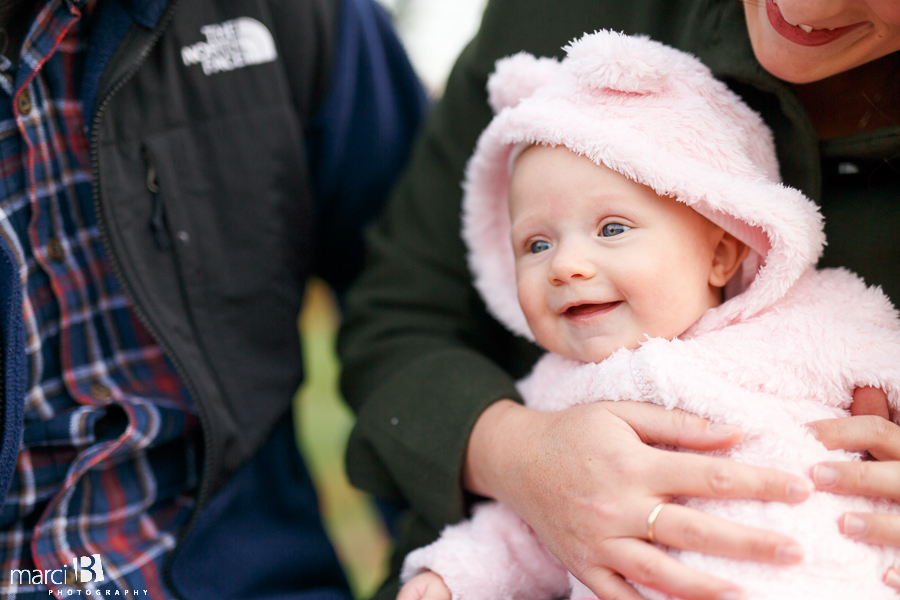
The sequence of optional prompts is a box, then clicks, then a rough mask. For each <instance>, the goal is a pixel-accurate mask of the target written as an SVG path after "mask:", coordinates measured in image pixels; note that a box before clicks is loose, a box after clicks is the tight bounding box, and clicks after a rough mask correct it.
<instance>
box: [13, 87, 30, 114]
mask: <svg viewBox="0 0 900 600" xmlns="http://www.w3.org/2000/svg"><path fill="white" fill-rule="evenodd" d="M16 108H18V109H19V114H20V115H23V116H24V115H27V114H28V113H30V112H31V94H29V93H28V90H22V92H21V93H20V94H19V97H18V98H16Z"/></svg>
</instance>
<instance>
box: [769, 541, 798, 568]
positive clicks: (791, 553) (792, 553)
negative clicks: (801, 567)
mask: <svg viewBox="0 0 900 600" xmlns="http://www.w3.org/2000/svg"><path fill="white" fill-rule="evenodd" d="M775 558H776V559H777V560H778V562H780V563H781V564H783V565H794V564H797V563H798V562H801V561H803V548H802V547H801V546H798V545H797V544H785V545H783V546H781V547H780V548H778V552H777V553H776V554H775Z"/></svg>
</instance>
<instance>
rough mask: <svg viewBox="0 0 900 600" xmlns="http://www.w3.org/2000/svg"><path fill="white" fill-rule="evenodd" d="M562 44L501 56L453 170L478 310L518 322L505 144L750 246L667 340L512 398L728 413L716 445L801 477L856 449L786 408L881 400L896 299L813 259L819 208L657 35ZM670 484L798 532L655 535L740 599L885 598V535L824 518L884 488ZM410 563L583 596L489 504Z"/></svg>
mask: <svg viewBox="0 0 900 600" xmlns="http://www.w3.org/2000/svg"><path fill="white" fill-rule="evenodd" d="M566 50H567V52H568V56H567V58H566V59H565V60H563V61H562V62H558V61H556V60H553V59H545V58H540V59H538V58H535V57H533V56H531V55H528V54H519V55H516V56H513V57H511V58H507V59H504V60H501V61H499V62H498V63H497V68H496V72H495V73H494V75H493V76H492V77H491V79H490V81H489V83H488V91H489V95H490V102H491V105H492V106H493V108H494V110H495V112H496V113H497V116H496V117H495V118H494V120H493V121H492V122H491V124H490V126H489V127H488V128H487V129H486V130H485V132H484V133H483V134H482V136H481V138H480V139H479V142H478V146H477V148H476V151H475V154H474V156H473V157H472V159H471V161H470V162H469V165H468V168H467V172H466V182H465V186H464V187H465V198H464V202H463V237H464V239H465V241H466V243H467V244H468V247H469V251H470V267H471V269H472V272H473V274H474V277H475V286H476V287H477V289H478V290H479V292H480V293H481V295H482V297H483V298H484V300H485V302H486V304H487V306H488V308H489V310H490V311H491V312H492V314H494V316H495V317H497V318H498V319H499V320H500V321H501V322H503V323H504V324H506V326H507V327H509V328H510V329H511V330H512V331H514V332H516V333H518V334H520V335H523V336H525V337H527V338H529V339H532V340H533V339H534V337H533V335H532V333H531V331H530V330H529V328H528V325H527V323H526V321H525V317H524V315H523V313H522V310H521V308H520V307H519V304H518V301H517V298H516V281H515V269H514V259H513V252H512V247H511V244H510V241H509V229H510V223H509V215H508V212H507V206H506V203H507V188H508V185H509V166H510V160H511V157H513V158H514V156H515V153H517V152H518V151H519V150H520V149H521V148H523V147H526V146H527V145H530V144H546V145H552V146H557V145H562V146H565V147H567V148H568V149H570V150H572V151H573V152H576V153H578V154H582V155H584V156H587V157H588V158H590V159H591V160H592V161H594V162H595V163H598V164H601V163H602V164H604V165H606V166H607V167H609V168H611V169H613V170H615V171H617V172H619V173H621V174H623V175H625V176H626V177H629V178H630V179H632V180H634V181H637V182H640V183H643V184H645V185H648V186H650V187H651V188H653V189H654V190H655V191H656V192H657V193H658V194H660V195H668V196H672V197H675V198H676V199H677V200H679V201H681V202H684V203H685V204H687V205H689V206H691V207H692V208H694V209H695V210H697V211H698V212H700V213H701V214H702V215H704V216H705V217H707V218H708V219H710V220H711V221H713V222H715V223H716V224H718V225H720V226H722V227H723V228H724V229H726V230H727V231H729V232H731V233H732V234H734V235H735V236H736V237H738V238H739V239H741V240H742V241H744V242H745V243H747V245H748V246H750V248H751V252H750V254H749V256H748V257H747V259H746V260H745V261H744V263H743V264H742V267H741V269H740V270H739V271H738V273H737V275H735V277H734V278H733V279H732V280H731V282H729V284H728V285H727V286H726V290H725V291H726V298H727V300H726V301H725V302H724V303H722V305H720V306H719V307H716V308H713V309H710V310H709V311H707V313H706V314H704V316H703V317H702V318H701V319H700V320H699V321H697V323H695V324H694V325H693V326H692V327H691V328H690V329H689V330H688V331H687V332H685V333H684V334H683V335H682V336H680V337H679V338H678V339H675V340H671V341H669V340H664V339H658V338H657V339H648V340H646V341H645V342H643V343H642V345H641V346H640V348H638V349H636V350H624V349H623V350H619V351H617V352H616V353H615V354H613V355H612V356H611V357H610V358H608V359H606V360H604V361H603V362H600V363H597V364H586V363H579V362H576V361H572V360H569V359H566V358H563V357H561V356H558V355H554V354H547V355H545V356H544V357H543V358H542V359H541V360H540V361H539V362H538V364H537V365H536V366H535V368H534V371H533V372H532V373H531V375H529V376H528V377H527V378H525V379H524V380H522V381H521V382H520V383H519V389H520V390H521V393H522V396H523V398H525V401H526V405H527V406H530V407H532V408H535V409H538V410H545V411H558V410H563V409H565V408H567V407H570V406H573V405H577V404H583V403H587V402H593V401H598V400H637V401H644V402H652V403H654V404H658V405H661V406H665V407H667V408H676V407H677V408H682V409H684V410H687V411H689V412H692V413H694V414H697V415H700V416H703V417H705V418H708V419H710V420H712V421H714V422H720V423H729V424H733V425H740V426H741V427H742V428H743V430H744V438H743V441H742V442H741V443H740V444H739V445H738V446H737V447H735V448H732V449H729V450H726V451H720V452H718V453H717V454H718V455H721V456H726V457H729V458H731V459H733V460H736V461H740V462H744V463H748V464H752V465H759V466H764V467H774V468H778V469H781V470H784V471H788V472H791V473H794V474H796V475H799V476H802V477H808V475H809V470H810V468H811V467H812V466H813V465H814V464H816V463H818V462H821V461H837V460H860V456H859V455H857V454H853V453H848V452H844V451H828V450H826V449H825V448H824V447H823V446H822V445H821V444H820V443H819V442H817V441H816V440H815V439H814V437H813V436H812V435H811V434H810V433H809V431H808V430H807V428H805V427H804V424H805V423H807V422H809V421H814V420H817V419H827V418H833V417H839V416H845V415H847V414H848V407H849V405H850V401H851V398H852V394H853V390H854V389H855V388H856V387H858V386H875V387H879V388H881V389H883V390H884V391H885V392H886V393H887V395H888V399H889V401H890V403H891V407H892V409H893V414H895V415H897V414H900V321H898V314H897V311H896V310H895V309H894V308H893V307H892V306H891V304H890V302H889V301H888V299H887V298H886V297H885V296H884V294H883V293H882V292H881V291H880V290H879V289H877V288H867V287H866V286H865V284H864V283H863V282H862V281H861V280H860V279H859V278H858V277H856V276H855V275H853V274H851V273H848V272H846V271H843V270H826V271H816V270H815V269H814V265H815V262H816V260H817V259H818V257H819V255H820V253H821V250H822V246H823V244H824V235H823V233H822V222H821V217H820V215H819V213H818V211H817V209H816V207H815V205H814V204H813V203H812V202H811V201H809V200H808V199H807V198H806V197H804V196H803V194H801V193H800V192H799V191H797V190H794V189H790V188H787V187H784V186H783V185H781V184H780V183H779V175H778V166H777V161H776V157H775V152H774V147H773V144H772V140H771V134H770V133H769V131H768V129H767V128H766V126H765V125H764V124H763V122H762V120H761V119H760V118H759V116H758V115H756V114H755V113H753V112H752V111H751V110H750V109H749V108H747V107H746V106H745V105H744V104H743V103H742V102H741V101H740V99H739V98H738V97H737V96H735V95H734V94H733V93H732V92H730V91H729V90H728V89H727V88H726V87H725V86H724V85H723V84H722V83H720V82H719V81H717V80H715V79H714V78H713V77H712V75H711V74H710V72H709V70H708V69H707V68H706V67H705V66H703V65H702V64H701V63H700V62H699V61H697V60H696V59H694V58H693V57H691V56H689V55H686V54H684V53H682V52H680V51H677V50H674V49H672V48H668V47H666V46H663V45H662V44H659V43H657V42H653V41H650V40H647V39H645V38H634V37H627V36H624V35H621V34H616V33H612V32H606V31H601V32H597V33H594V34H590V35H586V36H584V37H583V38H582V39H581V40H579V41H577V42H573V43H572V44H571V45H570V46H569V47H567V48H566ZM674 502H678V503H681V504H685V505H686V506H689V507H691V508H695V509H697V510H701V511H704V512H707V513H709V514H713V515H716V516H719V517H721V518H724V519H728V520H730V521H734V522H737V523H742V524H745V525H749V526H753V527H759V528H765V529H770V530H775V531H780V532H783V533H785V534H787V535H789V536H791V537H793V538H794V539H796V540H798V541H799V542H800V543H801V544H802V545H803V547H804V549H805V552H806V557H805V560H804V561H803V563H802V564H800V565H797V566H774V565H765V564H758V563H751V562H743V561H736V560H730V559H725V558H720V557H714V556H706V555H701V554H697V553H692V552H684V551H678V550H674V549H670V550H669V552H670V554H672V555H673V556H675V557H677V558H678V559H679V560H681V561H682V562H683V563H685V564H687V565H688V566H690V567H692V568H694V569H697V570H698V571H702V572H705V573H709V574H713V575H716V576H718V577H721V578H724V579H726V580H730V581H733V582H735V583H737V584H739V585H741V586H743V587H744V589H745V590H746V591H747V593H748V596H749V597H750V598H753V599H790V600H800V599H804V598H808V599H810V600H811V599H816V600H823V599H828V598H833V599H835V600H846V599H848V598H864V599H866V600H877V599H881V598H884V599H885V600H888V599H893V598H896V596H895V592H894V591H893V590H891V589H890V588H888V587H887V586H885V585H884V584H883V583H882V582H881V578H882V576H883V574H884V572H885V570H886V569H887V568H888V567H890V566H896V565H898V564H900V553H898V552H897V550H895V549H892V548H881V547H873V546H868V545H865V544H861V543H856V542H853V541H850V540H849V539H847V538H845V537H844V536H843V535H841V534H840V533H839V531H838V527H837V520H838V518H839V517H840V515H842V514H843V513H845V512H847V511H859V512H872V511H876V512H887V513H894V514H900V506H898V505H897V504H896V503H894V502H890V501H886V500H873V499H867V498H860V497H846V496H837V495H832V494H828V493H822V492H816V493H814V494H813V496H812V497H811V498H810V499H809V500H808V501H806V502H804V503H802V504H800V505H796V506H789V505H785V504H778V503H764V502H757V501H739V500H713V499H706V498H676V499H675V500H674ZM423 570H431V571H434V572H436V573H438V574H439V575H441V576H442V577H443V579H444V581H445V583H446V584H447V586H448V587H449V588H450V590H451V592H452V593H453V598H454V600H506V599H509V600H513V599H514V600H550V599H552V598H559V597H564V596H569V597H572V598H583V597H593V595H592V594H591V593H590V591H589V590H588V589H587V588H586V587H585V586H584V585H582V584H581V583H579V582H578V581H577V580H575V579H574V578H573V577H571V576H570V575H569V574H568V573H567V572H566V570H565V569H564V568H563V567H562V565H561V564H560V563H559V562H558V561H557V560H556V559H555V558H554V557H553V556H552V555H551V554H550V553H549V551H548V550H547V549H546V548H545V547H544V546H543V544H541V542H540V540H538V539H537V537H536V536H535V534H534V532H533V531H532V530H531V529H530V528H529V527H528V526H527V525H526V524H525V523H523V522H522V521H521V520H520V519H519V518H518V517H517V516H516V515H515V514H513V513H512V511H510V510H509V509H507V508H506V507H504V506H503V505H501V504H497V503H488V504H483V505H480V506H478V507H477V508H476V509H475V512H474V515H473V517H472V518H471V519H470V520H468V521H466V522H463V523H460V524H459V525H455V526H451V527H448V528H447V529H446V530H445V531H444V532H443V534H442V535H441V538H440V539H439V540H438V541H436V542H435V543H433V544H432V545H430V546H427V547H425V548H421V549H419V550H417V551H415V552H413V553H412V554H410V555H409V556H408V557H407V559H406V562H405V564H404V570H403V580H404V581H406V580H408V579H409V578H411V577H412V576H414V575H415V574H416V573H419V572H421V571H423ZM641 591H642V593H644V594H645V595H647V596H648V597H649V598H653V599H658V598H665V597H666V596H665V595H663V594H660V593H658V592H655V591H653V590H648V589H641Z"/></svg>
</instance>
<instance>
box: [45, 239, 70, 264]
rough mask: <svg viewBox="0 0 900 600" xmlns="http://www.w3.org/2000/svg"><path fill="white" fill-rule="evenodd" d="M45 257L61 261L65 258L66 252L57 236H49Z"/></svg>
mask: <svg viewBox="0 0 900 600" xmlns="http://www.w3.org/2000/svg"><path fill="white" fill-rule="evenodd" d="M47 258H49V259H50V260H52V261H53V262H62V261H63V260H65V258H66V253H65V251H64V250H63V245H62V242H60V241H59V238H51V239H50V241H49V242H47Z"/></svg>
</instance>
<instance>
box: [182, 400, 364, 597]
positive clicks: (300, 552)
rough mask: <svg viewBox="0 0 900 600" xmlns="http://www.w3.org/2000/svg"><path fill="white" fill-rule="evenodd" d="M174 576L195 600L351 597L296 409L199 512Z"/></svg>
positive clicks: (186, 595)
mask: <svg viewBox="0 0 900 600" xmlns="http://www.w3.org/2000/svg"><path fill="white" fill-rule="evenodd" d="M171 577H172V583H173V584H174V586H175V589H176V590H177V591H178V592H179V593H180V594H181V595H182V596H184V597H185V598H188V599H191V600H194V599H206V598H209V599H210V600H213V599H215V600H225V599H228V598H243V599H247V600H251V599H257V598H266V599H272V600H274V599H285V600H287V599H293V598H303V599H304V600H349V599H350V597H351V596H350V590H349V588H348V586H347V582H346V580H345V579H344V576H343V573H342V572H341V569H340V566H339V565H338V561H337V557H336V556H335V554H334V550H333V549H332V548H331V545H330V543H329V542H328V538H327V537H326V536H325V532H324V531H323V529H322V526H321V524H320V521H319V509H318V502H317V499H316V494H315V491H314V490H313V487H312V483H311V482H310V480H309V476H308V475H307V473H306V469H305V468H304V466H303V463H302V461H301V459H300V455H299V453H298V452H297V447H296V444H295V441H294V429H293V426H292V422H291V419H290V415H286V416H285V417H284V418H282V419H281V421H280V422H279V424H278V426H277V427H276V428H275V430H274V432H273V433H272V436H271V437H270V439H269V441H268V442H267V443H266V445H265V446H264V447H263V449H262V450H261V451H260V452H259V453H258V454H257V455H256V456H255V457H254V458H253V460H252V461H250V463H248V464H247V465H245V466H244V467H242V468H241V469H240V470H239V471H238V472H237V474H236V475H235V476H234V478H232V479H231V480H230V481H229V483H228V485H227V486H226V487H225V488H224V489H222V490H221V491H220V492H219V493H218V494H216V496H215V497H213V499H212V501H211V502H210V503H209V504H208V505H207V506H206V507H205V508H204V509H203V511H202V512H201V513H200V515H199V516H198V519H197V522H196V524H195V526H194V528H193V529H192V530H191V533H190V535H189V536H188V538H187V539H186V540H185V541H184V543H183V544H182V546H181V549H180V550H179V551H178V553H177V554H176V555H175V557H174V560H173V563H172V568H171Z"/></svg>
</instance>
